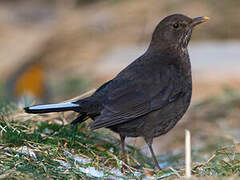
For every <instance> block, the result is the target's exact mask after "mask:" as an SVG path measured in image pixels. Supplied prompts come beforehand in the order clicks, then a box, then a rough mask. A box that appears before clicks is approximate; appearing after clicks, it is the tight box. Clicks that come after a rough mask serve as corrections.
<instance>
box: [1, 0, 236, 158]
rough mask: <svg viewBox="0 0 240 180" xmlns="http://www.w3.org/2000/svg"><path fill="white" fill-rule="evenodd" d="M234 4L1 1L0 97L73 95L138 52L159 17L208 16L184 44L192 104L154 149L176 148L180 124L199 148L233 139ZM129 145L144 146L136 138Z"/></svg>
mask: <svg viewBox="0 0 240 180" xmlns="http://www.w3.org/2000/svg"><path fill="white" fill-rule="evenodd" d="M239 9H240V1H236V0H222V1H221V3H219V1H217V0H202V1H198V0H191V1H189V0H161V1H159V0H148V1H146V0H121V1H120V0H101V1H100V0H34V1H32V0H1V1H0V59H1V65H0V73H1V76H0V87H1V88H0V90H1V91H0V92H1V93H0V95H1V98H2V99H6V98H7V99H8V100H10V101H13V102H16V103H19V102H21V103H24V104H30V103H32V102H34V103H45V102H59V101H63V100H67V99H69V98H73V97H75V96H77V95H80V94H82V93H84V92H86V91H88V90H90V89H92V88H96V87H98V86H99V85H101V84H102V83H103V82H105V81H107V80H109V79H111V78H112V77H114V76H115V75H116V74H117V73H118V72H119V71H120V70H121V69H123V68H124V67H125V66H126V65H128V64H129V63H130V62H132V61H133V60H134V59H136V58H137V57H139V56H140V55H141V54H142V53H143V52H144V51H145V49H146V48H147V46H148V43H149V41H150V39H151V34H152V32H153V30H154V28H155V27H156V25H157V24H158V22H159V21H160V20H161V19H162V18H164V17H165V16H167V15H170V14H173V13H182V14H185V15H187V16H190V17H197V16H208V17H210V20H209V21H208V22H207V23H204V24H203V25H201V26H198V27H197V28H196V29H195V30H194V32H193V36H192V40H191V42H190V45H189V53H190V57H191V62H192V71H193V85H194V87H193V100H192V105H191V108H190V110H189V111H188V113H187V114H186V116H185V117H184V119H183V120H182V121H181V123H179V124H178V125H177V127H176V128H174V130H173V131H171V132H170V133H169V134H168V135H167V136H163V137H160V138H158V139H157V140H156V142H157V143H155V149H156V151H157V152H158V153H161V154H163V153H164V152H167V151H168V150H169V149H171V150H176V151H177V149H178V148H180V149H182V148H183V144H182V142H183V139H184V131H183V129H184V128H188V129H190V130H191V131H192V133H193V147H195V148H198V149H201V148H202V149H205V150H206V147H209V148H212V149H214V148H216V147H217V146H219V145H224V144H225V143H226V144H228V143H230V144H231V143H232V142H234V143H236V142H237V141H238V140H239V135H240V134H239V131H238V130H239V127H240V123H239V122H238V121H239V118H240V117H239V112H240V100H239V97H240V96H239V92H238V90H239V87H240V79H239V74H240V71H239V70H240V69H239V67H240V32H239V29H240V21H239V19H240V11H239ZM209 127H211V128H209ZM223 132H226V133H223ZM223 136H224V137H223ZM223 139H225V141H223ZM129 143H132V144H134V145H137V146H139V147H143V151H144V149H145V148H144V145H143V144H142V142H141V141H140V140H131V139H130V140H129ZM163 147H164V148H163ZM203 147H204V148H203ZM174 152H175V151H174ZM199 152H200V151H199ZM201 152H203V151H201Z"/></svg>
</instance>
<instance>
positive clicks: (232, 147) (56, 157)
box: [0, 88, 240, 179]
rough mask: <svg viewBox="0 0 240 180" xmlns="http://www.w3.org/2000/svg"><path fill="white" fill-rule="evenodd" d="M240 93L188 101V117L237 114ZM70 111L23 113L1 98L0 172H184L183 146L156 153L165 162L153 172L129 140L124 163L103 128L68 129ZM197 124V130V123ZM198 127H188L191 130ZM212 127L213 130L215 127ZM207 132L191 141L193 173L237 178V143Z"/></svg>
mask: <svg viewBox="0 0 240 180" xmlns="http://www.w3.org/2000/svg"><path fill="white" fill-rule="evenodd" d="M239 97H240V95H239V94H238V93H237V92H236V91H234V90H232V89H229V88H227V89H225V92H224V94H223V95H222V96H221V98H218V97H214V98H211V99H207V100H204V101H201V102H199V103H197V104H195V105H194V106H192V108H191V110H190V112H189V114H190V117H191V118H192V119H194V118H197V119H203V121H202V122H204V121H206V122H208V123H212V125H213V124H215V126H216V122H217V121H218V119H219V118H223V117H224V118H226V119H227V118H229V117H230V119H231V117H235V116H236V112H238V110H239V104H240V103H239V102H240V101H239V100H240V98H239ZM212 107H215V108H212ZM211 108H212V109H211ZM206 109H207V111H206ZM223 111H224V113H223ZM232 113H234V116H233V115H232ZM191 114H194V116H192V115H191ZM74 117H75V114H72V113H64V114H63V113H59V114H47V115H29V114H25V113H23V111H22V110H21V108H20V107H18V106H16V105H12V104H9V103H7V102H5V103H4V102H3V101H2V104H1V107H0V136H1V138H0V178H1V179H2V178H3V179H4V178H6V179H33V178H34V179H42V178H43V179H46V178H51V179H114V178H115V177H118V178H122V179H131V178H132V179H144V178H145V179H146V177H148V176H153V177H154V178H156V179H162V178H165V179H175V178H177V177H178V176H184V172H185V171H184V150H183V149H181V150H179V151H178V152H177V153H176V152H175V153H173V152H174V151H169V152H172V153H171V154H165V155H162V156H160V157H159V158H158V160H159V162H164V163H165V165H164V167H165V169H164V170H163V171H160V172H158V173H156V174H154V173H153V164H152V160H151V159H150V158H148V157H146V156H144V155H143V154H141V153H140V151H139V150H138V149H136V148H135V147H133V146H127V150H128V155H127V161H128V163H127V164H125V163H124V162H123V161H122V158H121V155H120V148H119V147H120V145H119V140H118V139H117V138H115V137H114V136H112V135H111V134H109V132H107V131H106V130H100V131H90V130H89V128H88V122H87V123H83V124H81V125H79V126H75V127H74V128H75V130H74V131H73V127H71V126H70V125H68V121H70V120H72V119H74ZM235 118H236V117H235ZM236 119H238V118H236ZM203 124H204V123H203ZM234 125H235V124H234ZM207 126H209V124H208V125H207ZM212 127H213V126H212ZM197 129H200V130H199V131H201V127H200V126H199V125H197ZM197 129H194V127H192V132H195V131H197ZM204 129H205V127H204ZM211 129H212V130H211V133H213V134H214V132H213V129H214V128H211ZM73 132H74V134H73ZM223 132H224V131H222V134H223ZM226 132H228V131H226ZM198 134H199V132H198ZM230 134H231V133H230ZM209 136H210V138H208V139H207V140H205V141H204V142H205V144H204V145H203V146H201V147H200V148H198V147H197V146H195V145H193V146H192V148H193V149H192V155H193V156H192V158H193V164H192V174H193V177H195V178H203V179H204V178H210V177H212V178H216V179H219V178H225V177H232V178H238V177H239V176H240V144H239V143H238V142H237V141H228V143H227V144H228V145H227V146H226V143H224V142H227V141H226V139H225V138H224V137H222V136H221V137H220V136H217V135H216V136H214V135H211V134H209ZM194 138H195V135H193V144H194V143H196V142H197V143H198V141H197V140H196V138H195V139H194ZM209 139H210V140H209ZM213 141H214V143H213ZM213 149H214V151H212V150H213ZM206 155H207V156H206ZM171 166H172V167H171ZM122 170H123V172H122Z"/></svg>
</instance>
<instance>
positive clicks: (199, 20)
mask: <svg viewBox="0 0 240 180" xmlns="http://www.w3.org/2000/svg"><path fill="white" fill-rule="evenodd" d="M207 20H209V17H207V16H202V17H196V18H193V21H192V23H191V26H192V27H194V26H196V25H198V24H201V23H203V22H206V21H207Z"/></svg>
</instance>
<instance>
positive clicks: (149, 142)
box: [145, 139, 162, 171]
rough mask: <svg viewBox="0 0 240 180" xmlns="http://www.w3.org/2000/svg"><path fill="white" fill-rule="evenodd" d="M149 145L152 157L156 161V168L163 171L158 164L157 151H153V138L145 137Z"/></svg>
mask: <svg viewBox="0 0 240 180" xmlns="http://www.w3.org/2000/svg"><path fill="white" fill-rule="evenodd" d="M145 141H146V143H147V145H148V147H149V150H150V152H151V154H152V158H153V161H154V165H155V168H154V169H155V170H158V171H161V170H162V169H161V168H160V166H159V164H158V161H157V158H156V156H155V153H154V152H153V148H152V142H153V141H152V139H145Z"/></svg>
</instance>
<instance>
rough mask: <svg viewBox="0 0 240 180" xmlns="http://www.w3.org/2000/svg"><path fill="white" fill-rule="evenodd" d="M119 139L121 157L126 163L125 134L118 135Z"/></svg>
mask: <svg viewBox="0 0 240 180" xmlns="http://www.w3.org/2000/svg"><path fill="white" fill-rule="evenodd" d="M120 140H121V151H122V155H121V156H122V159H123V162H125V163H126V153H125V136H122V135H120Z"/></svg>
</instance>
